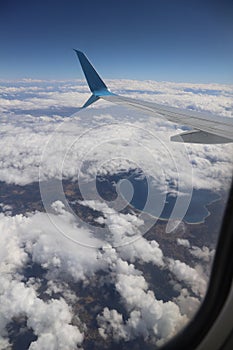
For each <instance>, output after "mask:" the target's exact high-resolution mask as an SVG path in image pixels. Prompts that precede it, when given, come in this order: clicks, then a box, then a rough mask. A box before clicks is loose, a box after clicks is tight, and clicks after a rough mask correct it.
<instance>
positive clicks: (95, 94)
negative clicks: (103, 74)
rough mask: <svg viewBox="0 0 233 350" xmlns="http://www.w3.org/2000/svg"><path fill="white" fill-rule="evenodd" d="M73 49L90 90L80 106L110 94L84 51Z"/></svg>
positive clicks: (87, 104)
mask: <svg viewBox="0 0 233 350" xmlns="http://www.w3.org/2000/svg"><path fill="white" fill-rule="evenodd" d="M74 51H75V52H76V54H77V56H78V59H79V62H80V64H81V67H82V70H83V73H84V75H85V78H86V80H87V83H88V86H89V88H90V90H91V92H92V96H91V97H90V98H89V99H88V101H87V102H86V103H85V104H84V105H83V107H82V108H85V107H87V106H90V105H91V104H92V103H94V102H96V101H97V100H98V99H99V98H100V97H101V96H102V95H112V93H111V92H110V91H109V90H108V88H107V86H106V85H105V83H104V82H103V80H102V79H101V78H100V76H99V74H98V73H97V72H96V70H95V68H94V67H93V66H92V64H91V63H90V62H89V60H88V59H87V57H86V56H85V55H84V53H83V52H81V51H78V50H75V49H74Z"/></svg>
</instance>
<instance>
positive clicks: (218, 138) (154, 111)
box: [74, 50, 233, 144]
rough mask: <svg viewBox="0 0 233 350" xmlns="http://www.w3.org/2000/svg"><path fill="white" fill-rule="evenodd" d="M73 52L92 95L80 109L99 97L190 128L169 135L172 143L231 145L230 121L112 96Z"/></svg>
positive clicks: (83, 59) (232, 129)
mask: <svg viewBox="0 0 233 350" xmlns="http://www.w3.org/2000/svg"><path fill="white" fill-rule="evenodd" d="M74 51H75V52H76V53H77V56H78V58H79V61H80V64H81V67H82V69H83V72H84V75H85V77H86V80H87V83H88V85H89V88H90V90H91V92H92V95H91V97H90V98H89V99H88V100H87V102H86V103H85V104H84V105H83V107H82V108H86V107H88V106H90V105H91V104H92V103H94V102H96V101H97V100H99V99H100V98H102V99H104V100H107V101H110V102H113V103H116V104H121V105H124V106H127V107H130V108H134V109H137V110H142V111H145V112H146V113H147V114H150V115H152V116H154V117H160V116H162V117H165V118H166V119H168V120H169V121H171V122H173V123H177V124H180V125H187V126H189V127H191V128H192V130H191V131H186V132H184V133H181V134H179V135H175V136H172V137H171V140H172V141H175V142H190V143H206V144H215V143H228V142H233V118H228V117H219V116H216V115H212V114H208V113H200V112H195V111H190V110H186V109H180V108H175V107H169V106H165V105H162V104H157V103H152V102H146V101H141V100H138V99H137V100H136V99H133V98H129V97H124V96H120V95H116V94H114V93H112V92H111V91H110V90H109V89H108V88H107V86H106V85H105V83H104V82H103V80H102V79H101V78H100V76H99V74H98V73H97V72H96V70H95V69H94V67H93V66H92V64H91V63H90V62H89V60H88V59H87V57H86V56H85V55H84V53H83V52H81V51H78V50H74Z"/></svg>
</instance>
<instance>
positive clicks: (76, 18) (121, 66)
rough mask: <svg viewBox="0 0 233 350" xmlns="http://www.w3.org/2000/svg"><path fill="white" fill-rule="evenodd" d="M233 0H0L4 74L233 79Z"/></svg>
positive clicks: (8, 76)
mask: <svg viewBox="0 0 233 350" xmlns="http://www.w3.org/2000/svg"><path fill="white" fill-rule="evenodd" d="M232 18H233V2H232V1H231V0H221V1H215V0H212V1H211V0H209V1H208V0H207V1H205V0H190V1H187V0H186V1H184V0H182V1H179V0H177V1H175V0H143V1H142V0H125V1H115V0H114V1H113V0H98V1H93V0H89V1H87V0H69V1H65V0H62V1H58V0H46V1H45V0H40V1H30V0H21V1H18V0H1V2H0V45H1V50H0V62H1V64H0V79H15V78H25V77H26V78H29V77H30V78H41V79H56V78H57V79H72V78H83V75H82V73H81V70H80V68H79V66H78V62H77V59H76V57H75V54H74V52H73V51H72V48H77V49H81V50H83V51H84V52H85V53H86V54H87V56H88V57H89V58H90V60H91V61H92V62H93V63H94V65H95V67H96V68H97V70H98V71H99V73H100V74H101V75H102V76H103V77H104V78H128V79H152V80H158V81H177V82H197V83H198V82H201V83H202V82H203V83H209V82H216V83H233V21H232Z"/></svg>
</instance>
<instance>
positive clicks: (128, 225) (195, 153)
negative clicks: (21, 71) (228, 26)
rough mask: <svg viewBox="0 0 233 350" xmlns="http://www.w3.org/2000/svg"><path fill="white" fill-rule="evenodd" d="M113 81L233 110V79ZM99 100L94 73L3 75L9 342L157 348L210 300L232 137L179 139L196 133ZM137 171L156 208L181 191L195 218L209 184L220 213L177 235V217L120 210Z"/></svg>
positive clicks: (1, 174)
mask: <svg viewBox="0 0 233 350" xmlns="http://www.w3.org/2000/svg"><path fill="white" fill-rule="evenodd" d="M107 84H108V86H109V87H110V88H111V90H112V91H113V92H116V93H119V94H124V95H127V96H130V97H135V98H140V99H144V100H148V101H151V102H152V101H153V102H157V103H164V104H166V105H172V106H175V107H180V108H188V109H193V110H197V111H205V112H210V113H214V114H217V115H219V118H221V116H228V117H232V118H233V115H232V108H233V103H232V97H233V86H231V85H220V84H187V83H184V84H181V83H179V84H176V83H170V82H154V81H136V80H133V81H131V80H112V81H108V82H107ZM89 95H90V93H89V91H88V88H87V87H86V84H85V83H84V82H83V81H35V80H30V79H25V80H22V81H0V125H1V127H0V133H1V138H0V182H1V192H2V195H1V198H0V211H1V214H0V227H1V240H0V272H1V273H0V275H1V277H0V279H1V281H0V309H1V314H0V348H1V349H11V348H13V349H21V350H22V349H28V348H29V349H31V350H35V349H40V350H41V349H48V348H49V349H54V350H58V349H76V348H83V349H91V348H96V349H108V348H114V347H115V348H119V347H120V348H122V349H126V348H129V347H132V348H133V349H138V348H140V347H141V348H145V349H150V348H151V347H152V346H155V345H156V346H160V345H162V344H163V343H164V342H166V341H167V340H168V339H170V338H171V337H172V336H174V335H175V334H176V333H177V332H178V331H179V330H180V329H181V328H182V327H184V326H185V325H186V324H187V322H188V320H189V319H190V318H191V317H193V315H194V314H195V312H196V310H197V309H198V307H199V306H200V303H201V301H202V299H203V297H204V295H205V291H206V288H207V286H208V279H209V275H210V268H211V263H212V260H213V256H214V252H215V244H216V241H217V235H218V230H219V227H220V224H221V216H222V213H223V206H224V203H225V202H226V199H227V191H228V189H229V186H230V182H231V176H232V155H233V148H232V145H231V144H224V145H185V147H184V145H182V144H179V143H172V142H170V136H173V135H175V134H178V133H180V132H182V131H184V130H186V129H187V127H185V126H182V125H175V124H172V123H170V122H168V121H166V120H165V119H161V118H157V119H156V118H152V117H149V116H147V115H145V114H144V113H142V112H135V111H132V110H129V109H125V108H122V107H116V106H114V105H112V104H110V103H107V102H102V101H99V102H98V103H96V104H95V105H94V106H93V107H90V108H88V109H87V110H81V109H80V106H82V104H83V103H84V102H85V101H86V100H87V99H88V97H89ZM132 172H133V173H135V174H136V175H135V178H136V180H137V181H138V183H140V181H141V179H143V178H147V179H150V186H152V187H153V188H156V191H157V192H156V193H158V194H159V198H160V200H159V201H158V202H159V203H156V205H157V206H159V205H164V203H165V202H166V201H167V197H166V195H167V193H169V196H176V198H177V200H178V199H179V200H180V203H181V204H182V206H183V211H184V213H183V212H182V213H183V217H184V215H185V209H186V210H187V209H188V207H187V208H186V206H188V204H189V200H191V197H192V193H193V191H203V190H204V191H206V192H198V193H205V196H206V198H205V200H204V201H203V203H204V204H203V205H204V206H205V207H207V208H208V210H207V209H206V210H207V212H208V215H209V216H208V215H206V217H204V218H203V222H198V223H196V224H193V225H192V224H189V223H187V222H186V221H185V220H183V217H180V218H179V222H178V224H177V225H176V226H175V227H176V229H175V230H174V231H172V232H171V233H168V232H167V231H166V220H164V221H163V220H159V219H158V218H156V215H154V216H152V215H151V216H150V215H149V214H148V213H147V214H145V216H142V215H141V211H140V210H139V208H134V207H133V206H132V205H129V206H126V207H124V208H123V207H120V206H121V205H122V203H121V202H117V201H116V194H117V191H118V190H119V186H118V185H117V183H116V182H114V181H113V180H112V179H113V177H114V176H115V175H119V174H121V175H122V174H123V179H124V180H125V179H126V180H127V179H129V177H128V178H127V176H126V175H127V174H132ZM96 178H98V179H100V180H101V181H102V184H103V185H102V186H105V187H103V188H102V190H101V188H100V190H99V191H98V189H96ZM99 183H100V181H99ZM50 184H51V186H50ZM110 185H111V186H110ZM127 189H128V192H127V191H126V192H127V193H126V197H127V196H129V197H130V196H132V193H131V190H132V191H133V190H134V188H132V184H131V185H130V184H128V187H127ZM100 192H103V193H104V194H105V196H106V197H104V198H102V196H101V195H100ZM40 193H41V196H42V198H41V197H40ZM208 193H214V194H217V198H219V200H218V201H216V203H211V200H210V199H208ZM47 200H48V201H47ZM43 201H44V203H43ZM46 201H47V202H46ZM45 202H46V203H45ZM152 203H154V202H153V201H152ZM44 205H45V207H44ZM45 209H46V210H47V212H46V210H45ZM160 209H161V208H160ZM158 212H159V210H158ZM180 213H181V212H180ZM155 214H157V212H156V213H155ZM190 215H192V213H191V214H190ZM151 218H152V219H151ZM150 220H152V224H151V225H150V226H149V227H148V230H145V227H146V228H147V226H146V225H147V221H148V222H150ZM153 220H155V221H153ZM129 243H130V244H129Z"/></svg>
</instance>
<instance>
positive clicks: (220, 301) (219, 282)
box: [161, 179, 233, 350]
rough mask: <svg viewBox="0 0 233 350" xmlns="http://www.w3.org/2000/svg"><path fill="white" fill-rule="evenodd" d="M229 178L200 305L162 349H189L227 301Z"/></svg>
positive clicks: (232, 240) (231, 213)
mask: <svg viewBox="0 0 233 350" xmlns="http://www.w3.org/2000/svg"><path fill="white" fill-rule="evenodd" d="M232 248H233V179H232V183H231V187H230V190H229V197H228V201H227V205H226V208H225V212H224V216H223V220H222V224H221V229H220V233H219V238H218V243H217V247H216V253H215V257H214V261H213V265H212V269H211V274H210V280H209V284H208V288H207V292H206V295H205V298H204V300H203V301H202V304H201V306H200V308H199V310H198V312H197V313H196V315H195V316H194V317H193V319H191V320H190V322H189V323H188V325H187V326H186V327H185V328H184V329H183V330H181V332H179V333H178V334H177V335H175V336H174V337H173V338H172V339H171V340H170V341H169V342H168V343H166V344H165V345H164V346H163V347H161V349H162V350H174V349H179V350H187V349H189V350H193V349H196V348H197V346H198V345H199V344H200V343H201V342H202V340H203V339H204V338H205V336H206V335H207V333H208V331H209V330H210V329H211V327H212V326H213V324H214V322H215V320H216V319H217V317H218V315H219V314H220V312H221V310H222V309H223V306H224V304H225V302H226V300H227V297H228V295H229V292H230V290H231V285H232V277H233V253H232Z"/></svg>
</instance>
